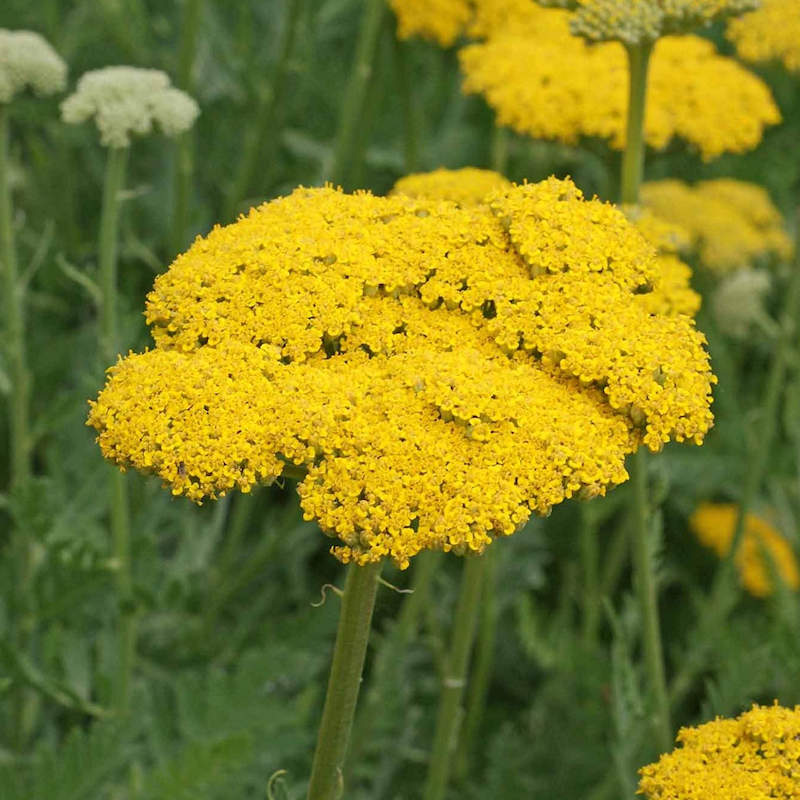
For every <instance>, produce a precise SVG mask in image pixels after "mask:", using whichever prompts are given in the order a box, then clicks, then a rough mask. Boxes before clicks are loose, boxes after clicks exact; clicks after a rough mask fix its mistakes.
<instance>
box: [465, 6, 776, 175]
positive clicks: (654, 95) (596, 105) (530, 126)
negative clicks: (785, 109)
mask: <svg viewBox="0 0 800 800" xmlns="http://www.w3.org/2000/svg"><path fill="white" fill-rule="evenodd" d="M530 6H531V8H530V10H529V12H528V15H527V18H526V20H525V21H524V22H520V21H518V20H517V21H515V23H514V24H512V25H509V26H507V27H498V28H495V29H493V30H491V31H490V33H489V35H488V36H487V38H486V39H485V41H482V42H477V43H474V44H470V45H468V46H466V47H464V48H462V49H461V51H460V52H459V59H460V62H461V67H462V70H463V72H464V75H465V78H464V84H463V89H464V91H465V92H467V93H474V94H481V95H483V97H484V98H485V99H486V101H487V103H488V104H489V105H490V106H491V107H492V108H493V109H494V111H495V113H496V115H497V123H498V124H499V125H505V126H508V127H510V128H513V129H514V130H515V131H517V132H518V133H522V134H525V135H528V136H533V137H534V138H541V139H555V140H558V141H562V142H566V143H567V144H574V143H576V142H577V141H578V140H579V139H580V138H581V137H583V136H590V137H600V138H603V139H608V140H610V144H611V146H612V147H614V148H617V149H621V148H623V147H624V145H625V136H626V131H625V119H626V109H627V103H628V94H627V93H628V66H627V62H626V57H625V52H624V49H623V48H622V47H621V46H620V45H619V44H618V43H616V42H608V43H603V44H596V45H590V44H587V43H586V42H585V41H584V40H583V39H581V38H580V37H577V36H573V35H572V34H571V33H570V30H569V23H570V14H569V13H568V12H566V11H562V10H559V9H545V8H540V7H538V6H536V5H535V4H534V3H531V4H530ZM779 121H780V112H779V111H778V108H777V106H776V105H775V102H774V100H773V98H772V95H771V93H770V91H769V88H768V87H767V86H766V84H764V82H763V81H761V80H760V79H759V78H758V77H756V76H755V75H753V74H752V73H750V72H748V71H747V70H746V69H744V68H743V67H742V66H741V65H739V64H737V63H736V62H735V61H734V60H733V59H730V58H726V57H724V56H721V55H719V54H718V53H717V52H716V50H715V48H714V45H713V43H712V42H710V41H708V40H706V39H700V38H698V37H696V36H668V37H664V38H662V39H660V40H659V41H658V42H657V43H656V44H655V47H654V50H653V55H652V58H651V62H650V77H649V81H648V89H647V106H646V114H645V122H644V132H645V140H646V142H647V144H649V145H650V146H651V147H654V148H656V149H663V148H665V147H666V146H667V145H668V144H669V143H670V142H671V141H672V140H673V139H676V138H680V139H684V140H685V141H687V142H688V143H689V144H690V145H692V146H694V147H695V148H696V149H697V150H698V151H699V153H700V155H701V156H702V158H703V159H704V160H706V161H708V160H711V159H713V158H716V157H718V156H720V155H722V154H723V153H726V152H733V153H743V152H746V151H748V150H751V149H752V148H753V147H755V146H756V145H757V144H758V143H759V142H760V141H761V138H762V135H763V131H764V128H765V127H767V126H768V125H773V124H775V123H777V122H779Z"/></svg>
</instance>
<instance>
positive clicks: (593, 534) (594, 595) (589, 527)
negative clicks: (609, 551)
mask: <svg viewBox="0 0 800 800" xmlns="http://www.w3.org/2000/svg"><path fill="white" fill-rule="evenodd" d="M580 515H581V520H580V552H581V567H582V570H581V572H582V580H583V641H584V644H586V645H587V646H592V645H594V644H596V643H597V629H598V626H599V623H600V558H599V554H598V547H597V545H598V542H597V524H596V523H595V520H594V514H593V513H592V510H591V509H590V508H589V506H588V505H586V504H585V503H583V504H581V506H580Z"/></svg>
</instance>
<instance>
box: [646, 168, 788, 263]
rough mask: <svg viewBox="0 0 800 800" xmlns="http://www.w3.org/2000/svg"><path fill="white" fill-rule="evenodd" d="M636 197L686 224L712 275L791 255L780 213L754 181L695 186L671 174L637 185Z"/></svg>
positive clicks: (723, 180)
mask: <svg viewBox="0 0 800 800" xmlns="http://www.w3.org/2000/svg"><path fill="white" fill-rule="evenodd" d="M641 201H642V203H643V205H644V206H646V207H647V208H650V209H652V211H653V212H654V213H655V214H657V215H658V216H660V217H662V218H664V219H666V220H669V221H670V222H674V223H676V224H678V225H680V226H682V227H683V228H685V229H686V230H687V231H688V232H689V234H690V235H691V237H692V240H693V245H694V247H695V249H696V250H697V252H698V255H699V257H700V261H701V262H702V263H703V265H704V266H706V267H707V268H708V269H709V270H711V271H712V272H715V273H717V274H723V273H727V272H733V271H736V270H742V269H747V268H748V267H750V266H751V265H752V264H753V262H758V261H765V260H769V259H778V260H786V259H789V258H791V256H792V252H793V247H792V242H791V239H790V238H789V236H788V234H787V233H786V231H785V229H784V227H783V218H782V217H781V214H780V212H779V211H778V210H777V209H776V208H775V206H774V205H773V203H772V201H771V200H770V197H769V194H768V193H767V192H766V190H765V189H763V188H762V187H761V186H757V185H756V184H752V183H746V182H744V181H736V180H733V179H730V178H717V179H715V180H709V181H700V182H699V183H696V184H694V186H689V185H688V184H685V183H683V182H682V181H678V180H671V179H669V180H663V181H653V182H650V183H646V184H644V186H642V190H641Z"/></svg>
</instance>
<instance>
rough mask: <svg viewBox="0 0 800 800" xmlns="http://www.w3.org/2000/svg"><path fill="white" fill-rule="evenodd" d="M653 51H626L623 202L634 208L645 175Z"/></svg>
mask: <svg viewBox="0 0 800 800" xmlns="http://www.w3.org/2000/svg"><path fill="white" fill-rule="evenodd" d="M652 49H653V46H652V45H651V44H640V45H632V46H629V47H627V48H626V50H627V53H628V67H629V69H628V74H629V76H630V83H629V86H628V124H627V131H626V141H625V151H624V152H623V154H622V179H621V183H620V199H621V200H622V202H623V203H630V204H632V205H635V204H636V203H638V202H639V188H640V187H641V185H642V176H643V174H644V112H645V100H646V97H647V67H648V65H649V63H650V53H651V51H652Z"/></svg>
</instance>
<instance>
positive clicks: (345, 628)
mask: <svg viewBox="0 0 800 800" xmlns="http://www.w3.org/2000/svg"><path fill="white" fill-rule="evenodd" d="M380 571H381V565H380V563H378V564H368V565H367V566H364V567H359V566H358V565H356V564H351V565H350V567H348V572H347V581H346V583H345V587H344V594H343V596H342V609H341V612H340V615H339V628H338V630H337V632H336V645H335V647H334V650H333V663H332V665H331V673H330V678H329V680H328V693H327V695H326V697H325V707H324V709H323V711H322V722H321V723H320V726H319V734H318V735H317V749H316V751H315V753H314V763H313V765H312V767H311V781H310V783H309V787H308V800H336V798H339V797H341V796H342V793H343V790H344V789H343V787H344V774H343V772H344V762H345V758H346V757H347V745H348V742H349V740H350V729H351V728H352V726H353V717H354V715H355V710H356V701H357V700H358V690H359V687H360V686H361V672H362V670H363V669H364V657H365V655H366V652H367V641H368V640H369V632H370V625H371V623H372V610H373V608H374V607H375V594H376V591H377V588H378V576H379V574H380Z"/></svg>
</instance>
